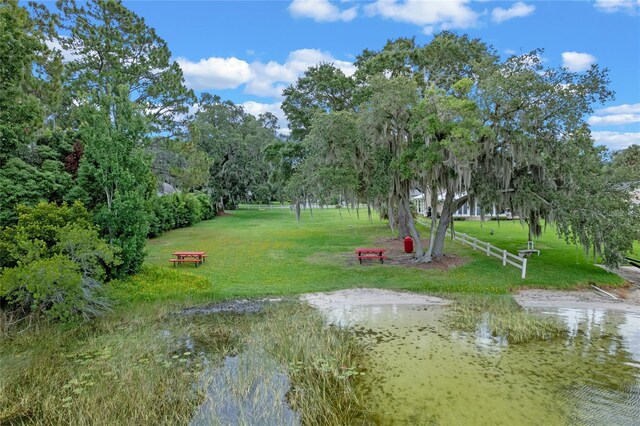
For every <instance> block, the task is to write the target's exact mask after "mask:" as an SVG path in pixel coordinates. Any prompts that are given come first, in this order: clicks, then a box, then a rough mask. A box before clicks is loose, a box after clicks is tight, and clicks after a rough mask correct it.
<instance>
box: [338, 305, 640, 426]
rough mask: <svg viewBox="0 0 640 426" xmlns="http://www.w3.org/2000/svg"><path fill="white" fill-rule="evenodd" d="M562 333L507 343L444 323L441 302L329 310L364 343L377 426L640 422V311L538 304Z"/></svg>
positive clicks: (482, 330) (485, 331) (482, 329)
mask: <svg viewBox="0 0 640 426" xmlns="http://www.w3.org/2000/svg"><path fill="white" fill-rule="evenodd" d="M533 312H535V313H536V314H538V315H542V316H554V317H555V318H557V319H558V320H559V321H561V322H562V323H563V324H565V326H566V328H567V331H568V332H567V335H566V337H565V338H562V339H556V340H552V341H543V342H531V343H526V344H517V345H514V344H508V343H507V340H506V338H504V337H495V336H492V335H491V333H490V331H489V327H488V324H487V321H486V318H485V320H483V321H480V323H479V324H478V327H477V329H476V331H475V332H472V333H465V332H460V331H456V330H453V329H451V327H450V326H449V325H448V324H447V322H446V318H447V316H446V315H445V314H446V307H442V306H426V307H424V306H422V307H418V306H407V305H387V306H385V305H381V306H353V307H344V308H341V309H334V310H331V311H328V312H327V315H328V318H329V320H330V321H331V322H333V323H335V324H340V325H343V326H348V327H351V328H353V329H354V330H355V331H356V334H357V335H358V336H360V338H361V339H362V341H363V342H364V343H365V344H366V345H368V347H369V350H370V354H371V358H372V360H373V361H372V365H371V366H370V368H371V372H372V373H373V374H371V376H372V377H375V378H376V379H375V381H373V380H372V381H371V382H370V383H369V388H370V395H371V398H372V399H373V400H374V401H375V402H376V415H377V418H378V421H379V423H381V424H430V423H433V424H487V425H489V424H490V425H497V424H504V425H507V424H508V425H511V424H545V425H547V424H616V425H637V424H639V419H640V312H619V311H608V310H604V309H569V308H561V309H549V308H545V309H538V310H534V311H533Z"/></svg>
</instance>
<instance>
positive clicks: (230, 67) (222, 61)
mask: <svg viewBox="0 0 640 426" xmlns="http://www.w3.org/2000/svg"><path fill="white" fill-rule="evenodd" d="M176 62H177V63H178V65H180V67H181V68H182V72H183V73H184V78H185V80H186V82H187V85H188V86H189V87H191V88H192V89H196V90H202V89H235V88H236V87H238V86H240V85H241V84H243V83H246V82H248V81H250V80H251V78H252V77H253V74H252V72H251V68H250V66H249V64H248V63H247V62H245V61H243V60H241V59H238V58H233V57H232V58H216V57H211V58H207V59H201V60H200V61H199V62H191V61H190V60H188V59H186V58H178V59H176Z"/></svg>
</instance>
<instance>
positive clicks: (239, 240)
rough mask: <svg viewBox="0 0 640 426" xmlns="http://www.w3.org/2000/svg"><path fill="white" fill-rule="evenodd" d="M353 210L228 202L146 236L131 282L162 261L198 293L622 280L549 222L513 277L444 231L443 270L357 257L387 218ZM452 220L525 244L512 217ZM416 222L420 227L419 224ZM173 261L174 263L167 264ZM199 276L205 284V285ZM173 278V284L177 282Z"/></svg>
mask: <svg viewBox="0 0 640 426" xmlns="http://www.w3.org/2000/svg"><path fill="white" fill-rule="evenodd" d="M360 213H361V214H360V218H359V219H358V218H357V217H356V214H355V212H354V211H352V212H351V214H348V213H347V212H346V211H345V210H343V212H342V218H341V217H340V215H339V212H338V211H337V210H336V209H315V210H314V215H313V217H311V216H310V213H309V211H303V214H302V221H301V222H300V223H297V222H296V220H295V216H294V215H293V214H292V213H291V212H290V211H289V210H288V209H269V210H257V209H254V210H237V211H233V212H230V215H229V216H223V217H219V218H216V219H215V220H212V221H207V222H202V223H199V224H198V225H196V226H193V227H191V228H186V229H179V230H175V231H171V232H168V233H166V234H165V235H163V236H161V237H159V238H156V239H154V240H151V241H150V242H149V256H148V258H147V268H146V269H145V272H143V274H142V275H140V276H138V277H137V280H138V281H139V284H140V283H144V282H145V281H146V282H148V281H150V280H149V279H147V277H146V276H147V275H151V277H150V278H153V277H154V276H155V277H156V279H157V278H158V277H159V276H162V275H163V272H162V271H165V272H166V273H167V274H170V275H171V276H175V281H180V280H179V277H180V276H185V275H184V274H187V275H186V277H192V278H188V279H186V281H187V284H186V285H187V286H189V285H191V283H194V282H195V283H198V284H197V288H194V289H192V290H193V291H191V290H190V292H189V294H191V295H193V296H194V297H196V298H200V297H202V298H209V297H214V298H230V297H254V296H267V295H289V294H299V293H305V292H314V291H328V290H335V289H341V288H353V287H378V288H392V289H405V290H413V291H420V292H473V293H505V292H508V291H509V290H510V289H514V288H517V287H524V286H530V287H546V288H574V287H578V286H584V285H587V284H588V283H597V284H604V285H615V284H620V283H621V282H622V281H621V280H620V279H619V278H618V277H617V276H615V275H612V274H608V273H607V272H605V271H603V270H602V269H600V268H598V267H596V266H594V265H593V260H592V258H590V257H587V256H585V254H584V253H583V251H582V249H580V248H578V249H576V247H575V246H573V245H567V244H566V243H565V242H564V241H562V240H559V239H558V238H557V237H556V235H555V232H554V230H553V229H551V228H549V229H547V232H546V234H545V235H544V237H543V238H541V239H540V240H538V241H536V248H539V249H540V250H541V251H542V254H541V255H540V256H533V257H531V258H529V266H528V272H527V278H526V279H525V280H522V279H521V278H520V271H519V270H518V269H516V268H514V267H510V266H507V267H503V266H502V265H501V263H500V261H499V260H498V259H495V258H493V257H487V256H485V255H484V254H482V253H480V252H479V251H474V250H472V249H471V248H470V247H468V246H463V245H462V244H460V243H457V242H453V241H451V240H447V243H446V252H447V253H450V254H453V255H456V256H460V257H463V258H464V259H465V260H466V262H467V263H465V264H464V265H463V266H460V267H456V268H452V269H449V270H445V271H443V270H441V269H429V270H424V269H418V268H408V267H403V266H396V265H387V264H385V265H366V266H361V265H359V264H357V263H354V262H353V260H354V255H353V249H354V248H355V247H357V246H363V245H364V246H370V245H376V246H377V245H381V244H382V245H384V244H385V243H384V242H381V239H385V238H387V239H388V238H389V237H390V236H391V234H390V231H389V228H388V226H387V225H386V224H385V223H383V222H380V221H379V220H377V219H374V221H373V223H369V221H368V220H367V218H366V213H365V212H363V211H361V212H360ZM455 225H456V229H457V230H458V231H461V232H466V233H468V234H470V235H473V236H477V237H478V238H481V239H483V240H485V241H490V242H491V243H492V244H494V245H496V246H498V247H500V248H505V249H508V250H509V251H511V252H515V251H516V250H517V249H518V248H522V247H525V246H526V240H527V237H526V236H527V230H526V228H524V227H522V226H521V225H520V223H519V222H501V223H500V224H498V223H497V222H485V223H484V224H481V223H480V222H472V221H464V222H456V224H455ZM490 230H493V235H490ZM422 231H423V235H424V236H426V235H428V233H427V231H426V229H423V230H422ZM177 250H204V251H207V252H208V253H209V255H210V257H209V259H208V260H207V262H206V263H205V264H204V265H203V266H202V267H200V268H194V267H192V266H191V265H183V266H180V267H178V268H174V267H173V266H172V265H171V264H170V263H169V262H168V259H170V258H171V257H172V255H171V253H172V252H174V251H177ZM158 268H160V270H159V269H158ZM174 269H178V270H179V271H178V272H177V273H173V272H169V271H168V270H174ZM135 279H136V278H134V280H135ZM203 279H204V280H206V282H208V283H209V284H210V286H209V287H208V288H207V287H206V285H204V284H203ZM151 281H152V280H151ZM182 281H183V282H185V280H184V279H183V280H182ZM176 285H177V286H178V287H176V288H175V290H176V293H177V292H179V291H180V290H179V289H180V287H179V286H180V283H179V282H178V283H177V284H176ZM183 285H184V284H183ZM138 287H139V286H138ZM189 288H190V287H189ZM131 290H132V291H133V292H134V293H135V291H137V290H136V289H135V288H131ZM138 291H143V290H138ZM152 293H153V292H151V293H150V296H149V297H150V298H152V297H151V294H152ZM176 296H177V294H176ZM130 297H133V298H135V297H136V295H135V294H133V295H130Z"/></svg>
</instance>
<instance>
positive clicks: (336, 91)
mask: <svg viewBox="0 0 640 426" xmlns="http://www.w3.org/2000/svg"><path fill="white" fill-rule="evenodd" d="M355 92H356V84H355V81H354V80H353V79H352V78H350V77H347V76H345V75H344V73H343V72H342V70H340V69H338V68H336V67H335V66H334V65H333V64H319V65H316V66H313V67H310V68H309V69H308V70H306V71H305V72H304V75H303V76H302V77H300V78H299V79H298V81H297V82H296V84H295V85H291V86H289V87H287V88H286V89H285V90H284V91H283V92H282V94H283V96H284V101H283V102H282V110H283V111H284V113H285V115H286V116H287V119H288V120H289V128H290V129H291V137H292V138H293V139H295V140H298V141H301V140H302V139H304V137H305V136H306V135H307V133H308V132H309V130H310V126H311V120H312V119H313V116H314V114H315V113H316V112H319V111H348V110H353V109H354V108H355V106H356V104H355V101H354V94H355Z"/></svg>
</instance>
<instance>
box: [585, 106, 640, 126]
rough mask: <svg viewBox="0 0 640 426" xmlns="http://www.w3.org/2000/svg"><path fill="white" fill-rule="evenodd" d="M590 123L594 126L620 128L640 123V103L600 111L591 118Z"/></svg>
mask: <svg viewBox="0 0 640 426" xmlns="http://www.w3.org/2000/svg"><path fill="white" fill-rule="evenodd" d="M588 122H589V124H590V125H592V126H619V125H625V124H632V123H640V103H638V104H623V105H616V106H611V107H607V108H602V109H599V110H597V111H596V112H595V114H594V115H592V116H591V117H589V120H588Z"/></svg>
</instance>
